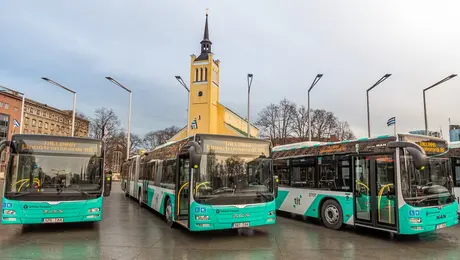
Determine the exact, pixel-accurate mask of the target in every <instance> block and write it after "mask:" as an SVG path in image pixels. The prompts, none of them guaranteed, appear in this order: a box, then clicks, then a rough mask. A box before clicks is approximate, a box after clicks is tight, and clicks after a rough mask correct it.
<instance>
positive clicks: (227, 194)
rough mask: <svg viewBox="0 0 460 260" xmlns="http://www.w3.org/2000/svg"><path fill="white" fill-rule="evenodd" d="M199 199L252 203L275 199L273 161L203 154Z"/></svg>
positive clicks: (197, 174) (197, 185) (197, 190)
mask: <svg viewBox="0 0 460 260" xmlns="http://www.w3.org/2000/svg"><path fill="white" fill-rule="evenodd" d="M194 179H195V181H194V184H195V185H194V187H195V188H194V193H195V196H194V197H195V200H197V201H198V202H199V203H203V204H216V205H218V204H221V205H222V204H250V203H260V202H268V201H272V200H274V195H273V185H274V184H273V175H272V171H271V160H270V159H266V158H264V157H259V156H257V157H256V156H238V155H219V154H213V153H209V154H207V155H203V156H202V159H201V164H200V170H197V171H195V178H194Z"/></svg>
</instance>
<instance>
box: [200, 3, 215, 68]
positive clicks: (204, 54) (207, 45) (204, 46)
mask: <svg viewBox="0 0 460 260" xmlns="http://www.w3.org/2000/svg"><path fill="white" fill-rule="evenodd" d="M200 44H201V54H200V56H199V57H198V59H197V60H207V59H208V53H211V45H212V42H211V40H209V29H208V9H206V22H205V24H204V35H203V40H202V41H201V42H200Z"/></svg>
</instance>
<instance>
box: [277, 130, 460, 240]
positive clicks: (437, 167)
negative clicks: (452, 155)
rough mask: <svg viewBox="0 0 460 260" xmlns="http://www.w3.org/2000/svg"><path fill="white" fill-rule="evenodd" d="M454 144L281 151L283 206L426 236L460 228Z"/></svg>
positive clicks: (430, 141) (398, 139)
mask: <svg viewBox="0 0 460 260" xmlns="http://www.w3.org/2000/svg"><path fill="white" fill-rule="evenodd" d="M447 149H448V146H447V142H446V141H445V140H443V139H439V138H433V137H429V136H419V135H409V134H399V135H397V136H379V137H376V138H362V139H359V140H355V141H343V142H337V143H325V144H321V143H317V144H313V145H312V144H307V143H297V144H292V145H285V146H278V147H274V148H273V151H272V157H273V160H274V172H275V174H277V175H278V177H279V179H280V187H279V192H278V196H277V198H276V206H277V209H278V210H280V211H285V212H290V213H292V214H293V215H302V216H304V217H312V218H319V219H321V220H322V222H323V224H324V225H325V226H326V227H327V228H330V229H339V228H341V227H342V226H343V225H346V224H348V225H354V226H360V227H368V228H373V229H378V230H383V231H388V232H391V233H395V234H408V235H410V234H419V233H424V232H430V231H434V230H437V229H441V228H446V227H451V226H454V225H456V224H458V218H457V209H458V202H457V200H456V198H455V196H454V193H453V184H454V182H453V179H452V167H451V166H450V165H451V164H450V160H449V159H448V158H445V157H443V156H444V155H445V154H446V152H447Z"/></svg>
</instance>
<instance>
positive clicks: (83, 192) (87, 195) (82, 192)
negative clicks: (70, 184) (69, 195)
mask: <svg viewBox="0 0 460 260" xmlns="http://www.w3.org/2000/svg"><path fill="white" fill-rule="evenodd" d="M65 189H66V190H74V191H78V192H80V193H81V194H83V195H85V196H86V197H90V196H91V195H90V194H89V193H88V192H86V191H83V190H80V189H77V188H65ZM63 190H64V189H63V188H60V189H59V188H58V192H57V194H58V195H59V194H60V193H61V192H62V191H63Z"/></svg>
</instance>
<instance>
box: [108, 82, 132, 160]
mask: <svg viewBox="0 0 460 260" xmlns="http://www.w3.org/2000/svg"><path fill="white" fill-rule="evenodd" d="M105 78H106V79H107V80H109V81H110V82H112V83H113V84H115V85H117V86H119V87H120V88H122V89H124V90H126V91H128V93H129V112H128V113H129V114H128V137H127V139H128V142H127V144H126V160H128V159H129V148H130V146H131V105H132V100H133V92H132V91H131V90H130V89H129V88H127V87H125V86H123V85H121V84H120V82H118V81H116V80H114V79H113V78H112V77H105Z"/></svg>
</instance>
